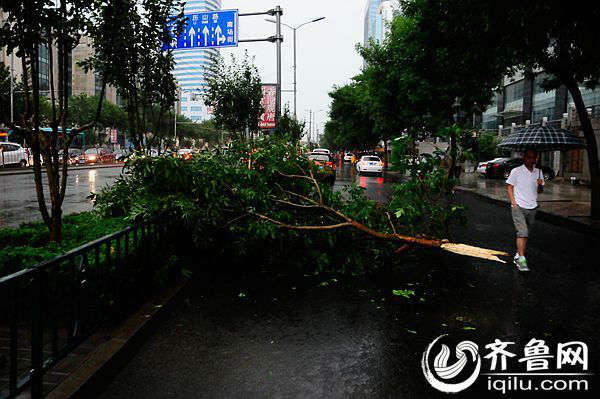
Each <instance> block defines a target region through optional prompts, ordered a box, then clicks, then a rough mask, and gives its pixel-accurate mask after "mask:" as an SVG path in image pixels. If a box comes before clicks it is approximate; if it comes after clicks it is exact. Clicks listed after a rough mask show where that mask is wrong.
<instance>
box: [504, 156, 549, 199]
mask: <svg viewBox="0 0 600 399" xmlns="http://www.w3.org/2000/svg"><path fill="white" fill-rule="evenodd" d="M540 178H541V179H543V178H544V174H543V173H542V172H541V171H540V170H539V169H538V168H533V171H532V172H530V171H529V169H527V167H526V166H525V165H521V166H519V167H518V168H514V169H513V170H511V171H510V175H509V176H508V179H506V184H510V185H511V186H513V187H514V195H515V201H516V202H517V205H519V206H520V207H521V208H525V209H534V208H537V206H538V204H537V195H538V192H537V186H538V182H537V181H538V179H540Z"/></svg>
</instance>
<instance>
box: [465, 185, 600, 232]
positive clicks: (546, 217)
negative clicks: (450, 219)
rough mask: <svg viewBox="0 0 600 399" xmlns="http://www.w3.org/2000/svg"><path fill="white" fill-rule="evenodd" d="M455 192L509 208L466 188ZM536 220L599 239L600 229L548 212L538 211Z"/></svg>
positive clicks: (496, 200)
mask: <svg viewBox="0 0 600 399" xmlns="http://www.w3.org/2000/svg"><path fill="white" fill-rule="evenodd" d="M456 191H460V192H461V193H466V194H471V195H473V196H476V197H478V198H479V199H481V200H483V201H486V202H489V203H491V204H495V205H498V206H501V207H504V208H508V207H510V204H509V203H508V201H505V200H500V199H496V198H491V197H488V196H487V195H485V194H480V193H477V192H474V191H471V190H469V189H466V188H462V187H457V188H456ZM536 218H537V219H539V220H542V221H544V222H547V223H550V224H553V225H555V226H559V227H564V228H566V229H569V230H572V231H575V232H577V233H582V234H587V235H592V236H596V237H600V229H597V228H595V227H592V226H589V225H587V224H585V223H581V222H578V221H575V220H571V219H567V218H565V217H563V216H558V215H555V214H554V213H549V212H545V211H542V210H539V211H538V212H537V214H536Z"/></svg>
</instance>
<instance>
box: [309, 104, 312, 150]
mask: <svg viewBox="0 0 600 399" xmlns="http://www.w3.org/2000/svg"><path fill="white" fill-rule="evenodd" d="M309 118H310V119H309V122H308V146H309V147H310V139H311V138H312V109H311V110H310V116H309Z"/></svg>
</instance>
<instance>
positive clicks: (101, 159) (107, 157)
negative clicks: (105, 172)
mask: <svg viewBox="0 0 600 399" xmlns="http://www.w3.org/2000/svg"><path fill="white" fill-rule="evenodd" d="M115 161H116V158H115V154H113V153H112V152H110V151H108V150H106V149H104V148H88V149H87V150H85V152H84V153H83V154H81V155H79V156H78V157H77V164H79V165H90V164H97V163H115Z"/></svg>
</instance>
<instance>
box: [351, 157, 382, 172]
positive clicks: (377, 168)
mask: <svg viewBox="0 0 600 399" xmlns="http://www.w3.org/2000/svg"><path fill="white" fill-rule="evenodd" d="M356 171H357V172H358V174H359V175H360V174H362V173H377V174H378V175H380V176H383V161H382V160H381V158H379V157H377V156H375V155H365V156H362V157H361V158H360V161H358V162H357V163H356Z"/></svg>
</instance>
